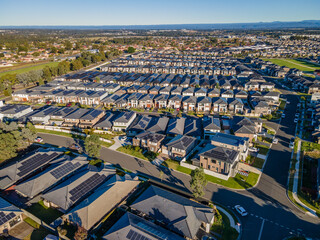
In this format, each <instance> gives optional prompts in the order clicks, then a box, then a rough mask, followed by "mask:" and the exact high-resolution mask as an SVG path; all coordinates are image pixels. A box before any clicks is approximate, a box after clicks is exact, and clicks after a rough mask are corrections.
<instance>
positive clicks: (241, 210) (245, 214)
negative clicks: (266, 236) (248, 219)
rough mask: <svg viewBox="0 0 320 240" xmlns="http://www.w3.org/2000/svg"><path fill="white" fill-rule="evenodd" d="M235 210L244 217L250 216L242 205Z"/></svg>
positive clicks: (236, 206)
mask: <svg viewBox="0 0 320 240" xmlns="http://www.w3.org/2000/svg"><path fill="white" fill-rule="evenodd" d="M234 208H235V209H236V211H237V212H238V213H239V214H240V215H241V216H242V217H244V216H247V215H248V213H247V211H246V210H245V209H244V208H243V207H241V206H240V205H235V206H234Z"/></svg>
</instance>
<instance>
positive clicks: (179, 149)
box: [162, 135, 197, 161]
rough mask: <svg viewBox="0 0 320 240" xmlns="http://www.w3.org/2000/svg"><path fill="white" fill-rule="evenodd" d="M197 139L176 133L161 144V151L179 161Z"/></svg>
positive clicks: (189, 150) (194, 144)
mask: <svg viewBox="0 0 320 240" xmlns="http://www.w3.org/2000/svg"><path fill="white" fill-rule="evenodd" d="M196 144H197V139H196V138H194V137H189V136H185V135H177V136H176V137H175V138H173V139H172V140H170V141H169V142H168V143H166V144H164V145H163V146H162V153H163V154H165V155H168V156H169V157H170V158H171V159H174V160H177V161H181V160H182V159H183V158H184V157H186V156H187V155H188V154H189V153H190V152H191V150H192V149H193V148H194V147H195V146H196Z"/></svg>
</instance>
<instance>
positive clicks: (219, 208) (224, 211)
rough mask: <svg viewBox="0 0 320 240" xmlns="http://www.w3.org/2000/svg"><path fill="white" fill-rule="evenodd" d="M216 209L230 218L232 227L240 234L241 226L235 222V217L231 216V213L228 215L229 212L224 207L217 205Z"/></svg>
mask: <svg viewBox="0 0 320 240" xmlns="http://www.w3.org/2000/svg"><path fill="white" fill-rule="evenodd" d="M216 208H217V209H218V210H219V211H220V212H223V213H224V214H225V215H226V216H227V217H228V218H229V221H230V227H232V228H234V229H236V230H237V232H238V233H240V226H239V225H238V224H236V223H235V222H234V219H233V217H232V216H231V215H230V213H228V211H226V210H224V209H223V208H222V207H220V206H217V205H216Z"/></svg>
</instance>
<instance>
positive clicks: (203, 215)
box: [131, 185, 214, 239]
mask: <svg viewBox="0 0 320 240" xmlns="http://www.w3.org/2000/svg"><path fill="white" fill-rule="evenodd" d="M131 207H132V208H134V209H137V210H139V211H141V212H143V213H146V214H148V215H149V216H150V217H152V218H154V219H156V220H158V221H162V222H163V223H165V224H166V225H167V227H168V228H169V229H170V230H171V231H173V232H175V233H178V234H180V235H182V236H186V237H188V238H191V239H194V237H195V236H196V234H197V232H198V231H199V229H200V226H201V224H202V223H203V222H204V223H210V222H211V220H212V219H213V217H214V211H213V209H212V208H210V207H207V206H205V205H202V204H199V203H197V202H195V201H191V200H189V199H187V198H184V197H182V196H180V195H177V194H175V193H172V192H169V191H166V190H164V189H161V188H159V187H156V186H153V185H151V186H150V187H149V188H148V189H147V190H145V191H144V192H143V193H142V194H141V195H140V196H139V197H138V198H137V200H136V201H135V202H134V203H133V204H132V205H131Z"/></svg>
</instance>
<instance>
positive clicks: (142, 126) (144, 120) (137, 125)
mask: <svg viewBox="0 0 320 240" xmlns="http://www.w3.org/2000/svg"><path fill="white" fill-rule="evenodd" d="M151 119H152V118H151V117H149V116H144V115H140V116H137V117H136V119H135V120H134V121H133V122H132V124H131V125H130V126H129V127H128V129H127V135H128V136H130V137H131V136H135V135H137V134H139V133H141V132H144V131H145V130H146V128H147V127H148V125H149V123H150V122H151Z"/></svg>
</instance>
